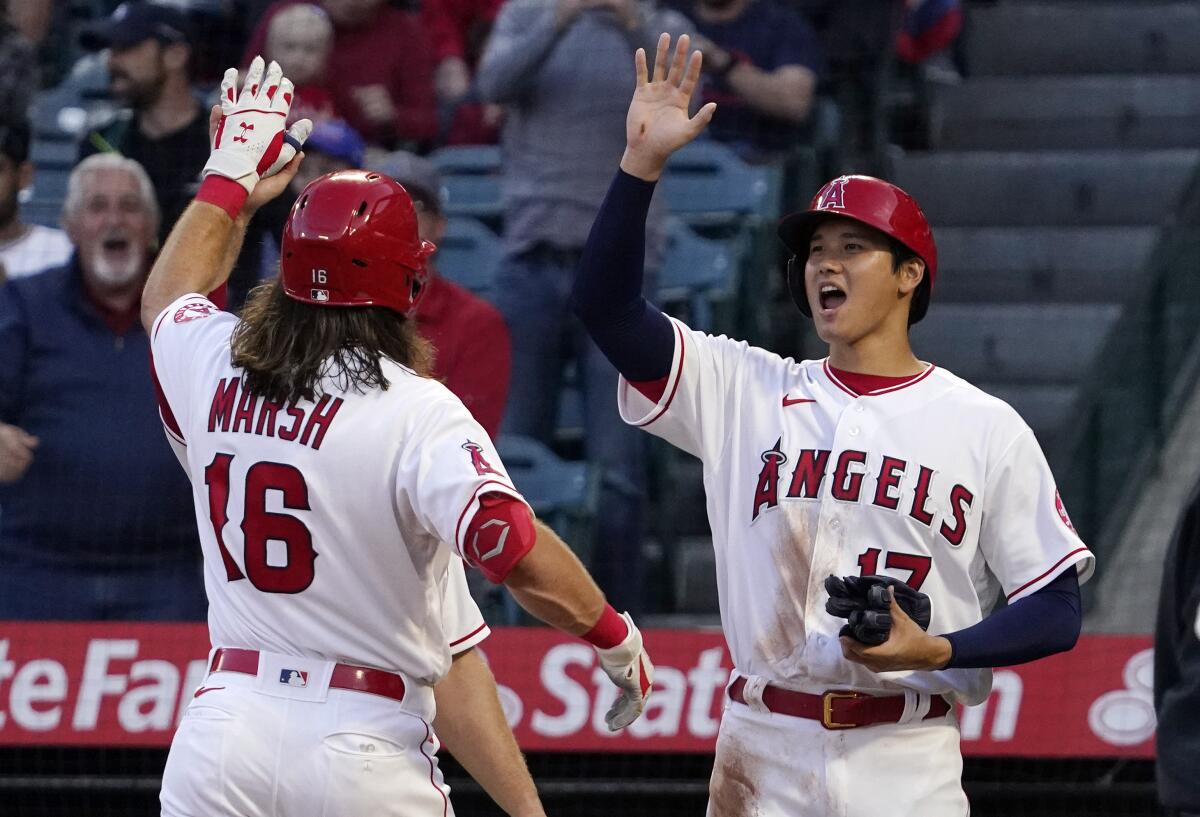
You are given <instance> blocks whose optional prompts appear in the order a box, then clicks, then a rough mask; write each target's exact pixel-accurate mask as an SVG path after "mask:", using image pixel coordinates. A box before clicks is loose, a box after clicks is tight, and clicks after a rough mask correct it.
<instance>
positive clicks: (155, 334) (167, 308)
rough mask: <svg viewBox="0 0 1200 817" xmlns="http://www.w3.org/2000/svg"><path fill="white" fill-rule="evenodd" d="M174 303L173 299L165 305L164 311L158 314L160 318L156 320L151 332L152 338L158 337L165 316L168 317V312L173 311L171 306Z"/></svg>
mask: <svg viewBox="0 0 1200 817" xmlns="http://www.w3.org/2000/svg"><path fill="white" fill-rule="evenodd" d="M173 305H174V302H173V301H172V302H171V303H170V304H167V305H166V306H165V307H163V311H162V312H160V313H159V314H158V319H157V320H156V321H154V331H153V332H151V333H150V339H151V340H155V339H156V338H158V330H159V329H161V328H162V322H163V318H165V317H167V313H168V312H170V311H171V306H173Z"/></svg>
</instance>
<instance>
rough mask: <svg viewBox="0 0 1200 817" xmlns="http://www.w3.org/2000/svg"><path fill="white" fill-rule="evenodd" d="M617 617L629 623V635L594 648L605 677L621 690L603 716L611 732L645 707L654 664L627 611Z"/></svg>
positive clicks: (624, 725)
mask: <svg viewBox="0 0 1200 817" xmlns="http://www.w3.org/2000/svg"><path fill="white" fill-rule="evenodd" d="M621 618H623V619H625V623H626V624H627V625H628V626H629V635H627V636H625V640H624V641H622V642H621V643H620V644H618V645H617V646H615V647H609V648H608V649H606V650H602V649H600V648H599V647H597V648H596V652H597V653H598V654H599V656H600V666H601V667H603V668H604V672H605V673H606V674H607V675H608V677H609V680H611V681H612V682H613V683H614V684H616V685H617V687H618V688H620V690H621V694H620V695H618V696H617V700H616V701H614V702H613V705H612V706H611V707H609V710H608V714H606V715H605V716H604V722H605V723H606V724H608V728H609V731H611V732H616V731H617V730H619V729H624V728H625V727H626V726H628V725H629V724H631V723H633V722H634V721H636V720H637V719H638V716H639V715H641V714H642V710H644V709H645V708H646V699H647V698H649V697H650V685H651V684H652V683H653V682H654V665H653V664H651V663H650V658H649V656H647V655H646V650H645V648H644V647H643V646H642V634H641V633H640V632H639V631H638V628H637V627H636V626H634V623H633V619H632V618H630V617H629V613H622V614H621Z"/></svg>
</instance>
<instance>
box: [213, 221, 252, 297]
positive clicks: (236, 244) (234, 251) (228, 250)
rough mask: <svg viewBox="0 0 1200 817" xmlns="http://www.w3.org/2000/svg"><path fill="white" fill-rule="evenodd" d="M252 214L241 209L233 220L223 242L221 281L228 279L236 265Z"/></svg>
mask: <svg viewBox="0 0 1200 817" xmlns="http://www.w3.org/2000/svg"><path fill="white" fill-rule="evenodd" d="M253 215H254V214H253V213H249V212H247V211H245V210H243V211H242V212H240V213H238V217H237V218H236V219H234V220H233V231H232V232H231V233H230V234H229V240H228V241H227V242H226V243H225V257H224V258H223V259H222V260H221V270H222V274H221V281H222V282H225V281H228V280H229V276H230V275H232V274H233V268H234V267H235V266H236V265H237V260H238V256H240V255H241V254H242V244H244V243H245V241H246V230H247V228H249V226H250V219H251V218H253Z"/></svg>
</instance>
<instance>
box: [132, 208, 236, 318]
mask: <svg viewBox="0 0 1200 817" xmlns="http://www.w3.org/2000/svg"><path fill="white" fill-rule="evenodd" d="M233 233H234V220H233V219H232V218H231V217H230V216H229V214H228V213H227V212H225V210H223V209H221V208H220V207H218V206H216V205H214V204H208V203H207V202H202V201H194V202H192V203H191V204H190V205H188V208H187V209H186V210H184V211H183V215H182V216H180V217H179V221H177V222H175V226H174V228H172V230H171V234H170V235H169V236H167V242H166V244H165V245H164V246H163V248H162V251H161V252H160V253H159V254H158V258H157V259H155V261H154V266H153V268H151V270H150V277H149V278H148V279H147V281H146V288H145V290H144V291H143V293H142V325H143V326H144V327H145V328H146V331H147V332H149V331H151V328H152V324H153V323H154V319H155V318H156V317H158V313H160V312H162V311H163V310H164V309H165V308H166V307H167V305H168V304H170V303H171V302H172V301H174V300H175V299H176V298H178V297H180V296H181V295H186V294H188V293H189V292H200V293H206V292H212V291H213V290H214V289H216V288H217V287H219V286H220V285H221V284H223V283H225V281H226V279H227V278H228V277H229V269H227V268H226V265H225V255H226V252H227V249H228V243H229V241H230V238H231V237H232V236H233ZM231 268H232V266H230V269H231Z"/></svg>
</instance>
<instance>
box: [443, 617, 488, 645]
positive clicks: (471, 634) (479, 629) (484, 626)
mask: <svg viewBox="0 0 1200 817" xmlns="http://www.w3.org/2000/svg"><path fill="white" fill-rule="evenodd" d="M487 628H488V626H487V622H486V621H485V622H484V623H483V624H480V625H479V626H478V627H476V628H475V629H474V630H472V631H471V632H469V633H467V634H466V635H464V636H463V637H462V638H456V639H454V640H453V641H451V642H450V649H454V648H455V647H457V646H458V645H459V644H461V643H463V642H464V641H467V640H469V639H472V638H474V637H475V636H477V635H479V634H480V633H481V632H483V631H484V630H486V629H487Z"/></svg>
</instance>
